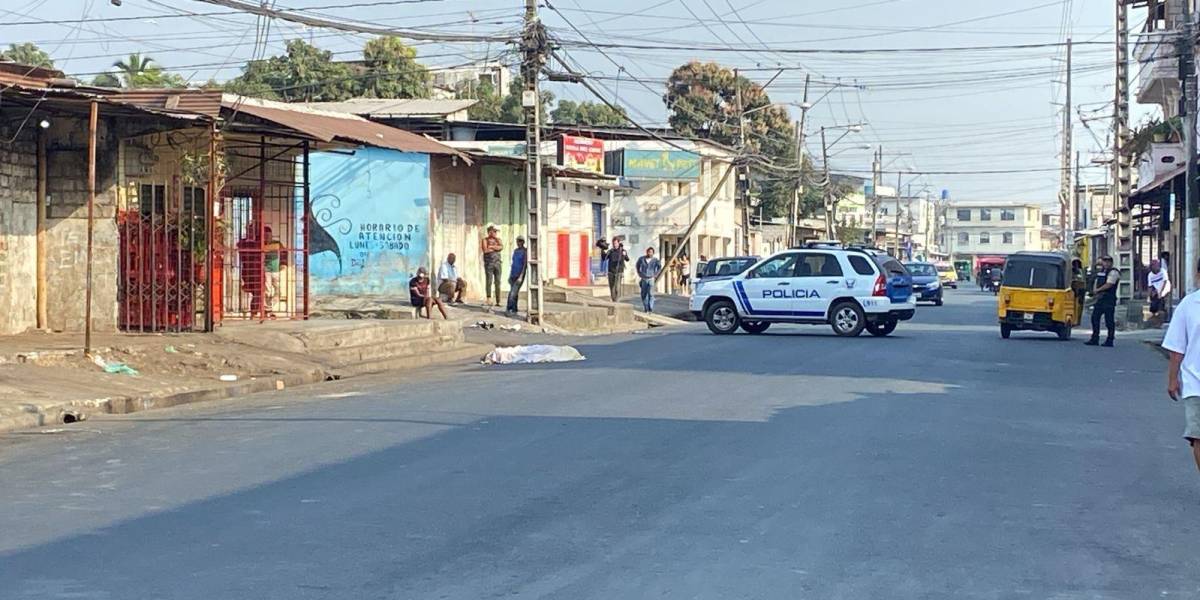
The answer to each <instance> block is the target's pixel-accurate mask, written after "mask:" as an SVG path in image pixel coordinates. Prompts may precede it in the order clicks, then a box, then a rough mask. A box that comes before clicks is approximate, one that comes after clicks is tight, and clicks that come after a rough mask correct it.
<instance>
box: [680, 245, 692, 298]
mask: <svg viewBox="0 0 1200 600" xmlns="http://www.w3.org/2000/svg"><path fill="white" fill-rule="evenodd" d="M691 282H692V261H691V260H689V259H688V256H687V255H686V254H684V255H683V256H681V257H679V287H680V288H681V289H682V290H683V294H684V295H685V296H686V295H689V294H691V288H690V287H689V286H690V285H691Z"/></svg>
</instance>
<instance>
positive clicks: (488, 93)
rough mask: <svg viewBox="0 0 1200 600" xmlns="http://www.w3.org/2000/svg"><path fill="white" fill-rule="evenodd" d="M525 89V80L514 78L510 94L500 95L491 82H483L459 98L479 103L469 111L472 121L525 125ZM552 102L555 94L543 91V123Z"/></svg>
mask: <svg viewBox="0 0 1200 600" xmlns="http://www.w3.org/2000/svg"><path fill="white" fill-rule="evenodd" d="M524 87H525V80H524V79H522V78H521V77H520V76H517V77H514V78H513V81H512V85H510V86H509V88H508V93H507V94H504V95H500V94H498V93H497V92H496V89H495V88H494V87H493V86H492V84H491V82H488V81H482V82H480V83H479V84H478V85H475V86H473V89H472V90H471V91H470V92H466V91H465V90H462V91H460V93H459V97H460V98H462V97H466V98H472V99H474V100H478V101H479V102H478V103H476V104H475V105H474V106H472V107H471V108H469V109H467V116H469V117H470V118H471V119H474V120H476V121H493V122H496V123H524V122H525V110H524V108H522V106H521V91H522V89H523V88H524ZM551 102H554V94H552V93H550V92H548V91H546V90H542V97H541V106H540V107H539V110H540V111H541V115H542V122H545V121H546V113H547V108H548V107H549V106H550V103H551Z"/></svg>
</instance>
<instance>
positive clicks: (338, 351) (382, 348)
mask: <svg viewBox="0 0 1200 600" xmlns="http://www.w3.org/2000/svg"><path fill="white" fill-rule="evenodd" d="M462 343H463V334H462V331H461V330H460V331H458V332H456V333H455V334H448V335H432V336H422V337H415V338H404V339H397V340H392V341H388V342H382V343H378V344H356V345H354V346H343V347H340V348H330V349H327V350H323V351H321V352H320V353H319V354H318V355H317V358H319V359H320V360H321V362H323V363H325V364H327V365H331V366H336V367H341V366H344V365H352V364H356V363H362V362H371V361H376V360H386V359H390V358H402V357H405V356H414V355H418V354H423V353H426V352H431V351H439V350H445V349H448V348H454V347H455V346H459V345H461V344H462Z"/></svg>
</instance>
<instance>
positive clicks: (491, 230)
mask: <svg viewBox="0 0 1200 600" xmlns="http://www.w3.org/2000/svg"><path fill="white" fill-rule="evenodd" d="M499 233H500V230H499V229H497V228H496V226H495V225H488V226H487V237H485V238H483V241H481V242H479V250H480V252H482V253H483V296H484V298H487V299H488V301H489V302H491V299H492V298H495V300H496V302H495V306H500V252H501V251H502V250H504V242H502V241H501V240H500V238H499V237H498V234H499Z"/></svg>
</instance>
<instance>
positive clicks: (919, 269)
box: [905, 263, 937, 276]
mask: <svg viewBox="0 0 1200 600" xmlns="http://www.w3.org/2000/svg"><path fill="white" fill-rule="evenodd" d="M905 266H906V267H908V272H909V273H912V274H913V275H920V276H933V275H937V271H935V270H934V268H933V265H923V264H919V263H918V264H908V265H905Z"/></svg>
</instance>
